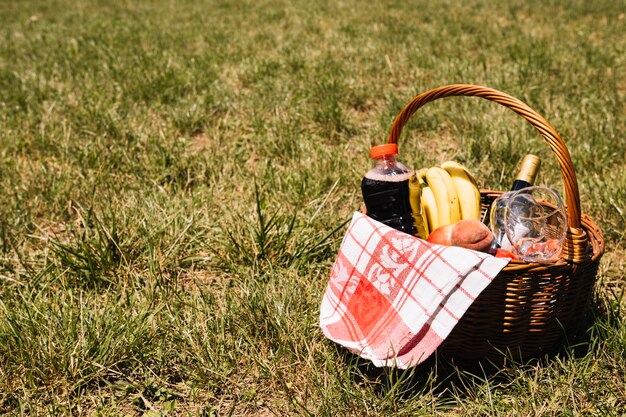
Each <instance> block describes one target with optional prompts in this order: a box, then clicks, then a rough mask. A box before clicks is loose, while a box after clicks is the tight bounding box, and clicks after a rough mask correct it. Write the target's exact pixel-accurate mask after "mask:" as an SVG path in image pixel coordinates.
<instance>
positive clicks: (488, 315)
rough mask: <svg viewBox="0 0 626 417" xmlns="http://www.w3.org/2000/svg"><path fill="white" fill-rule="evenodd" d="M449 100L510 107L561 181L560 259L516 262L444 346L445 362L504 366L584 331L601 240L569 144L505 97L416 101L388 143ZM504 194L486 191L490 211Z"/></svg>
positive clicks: (440, 93)
mask: <svg viewBox="0 0 626 417" xmlns="http://www.w3.org/2000/svg"><path fill="white" fill-rule="evenodd" d="M451 96H469V97H481V98H484V99H487V100H490V101H494V102H496V103H498V104H501V105H503V106H504V107H507V108H509V109H511V110H513V111H514V112H516V113H517V114H519V115H520V116H521V117H523V118H524V119H526V120H527V121H528V122H530V124H531V125H533V126H534V127H535V128H536V129H537V131H538V132H539V133H540V134H541V135H542V136H543V137H544V139H545V140H546V142H547V143H548V145H549V146H550V148H551V149H552V151H553V153H554V155H555V156H556V158H557V160H558V162H559V166H560V169H561V172H562V176H563V183H564V188H565V201H566V205H567V222H568V226H569V227H568V232H567V237H566V241H565V244H564V247H563V251H562V254H561V258H560V259H558V260H555V261H552V262H550V263H542V264H540V263H528V262H523V261H520V260H514V261H512V262H511V263H510V264H509V265H508V266H506V267H505V268H504V269H503V270H502V271H501V272H500V273H499V274H498V276H497V277H496V279H495V280H494V281H493V283H492V284H490V286H489V287H487V288H486V289H485V290H484V291H483V293H482V294H481V295H480V296H479V297H478V298H477V299H476V301H475V302H474V303H473V304H472V306H471V307H470V308H469V309H468V311H467V312H466V313H465V315H464V316H463V318H462V319H461V321H460V322H459V323H458V324H457V326H456V327H455V328H454V330H453V331H452V333H451V334H450V335H449V336H448V338H447V339H446V340H445V342H444V344H443V345H442V348H441V352H442V353H444V354H445V355H448V356H453V357H459V358H467V359H478V358H488V359H501V358H502V357H503V355H505V354H506V355H510V356H513V357H514V358H517V359H524V358H529V357H531V356H534V355H537V354H538V353H541V352H543V351H547V350H549V349H551V348H553V347H554V346H555V345H556V343H557V342H558V341H559V340H561V339H562V338H563V336H564V335H566V334H567V335H569V334H570V333H572V332H573V331H574V330H575V329H576V328H577V327H578V325H579V323H580V319H581V318H582V314H583V311H584V309H585V306H586V305H587V303H588V301H589V299H590V298H591V294H592V292H593V287H594V283H595V280H596V274H597V270H598V264H599V262H600V258H601V256H602V254H603V252H604V238H603V237H602V233H601V231H600V229H599V228H598V226H596V224H595V223H594V221H593V220H592V219H591V218H590V217H588V216H586V215H584V214H582V213H581V208H580V195H579V192H578V183H577V181H576V174H575V173H574V167H573V165H572V160H571V157H570V154H569V151H568V149H567V147H566V146H565V142H563V139H561V137H560V136H559V134H558V133H557V132H556V131H555V130H554V128H553V127H552V126H551V125H550V124H549V123H548V122H547V121H546V120H545V119H544V118H543V117H541V116H540V115H539V114H537V113H536V112H535V111H534V110H533V109H531V108H530V107H529V106H528V105H526V104H524V103H523V102H521V101H520V100H518V99H516V98H514V97H511V96H509V95H507V94H505V93H502V92H500V91H497V90H494V89H491V88H487V87H480V86H475V85H466V84H456V85H448V86H443V87H439V88H436V89H434V90H431V91H428V92H425V93H423V94H420V95H418V96H417V97H415V98H414V99H413V100H412V101H411V102H410V103H409V104H407V106H406V107H405V108H404V109H403V110H402V111H401V112H400V114H398V116H397V117H396V119H395V121H394V123H393V125H392V128H391V132H390V134H389V139H388V142H389V143H397V141H398V138H399V137H400V134H401V132H402V128H403V127H404V125H405V124H406V122H407V121H408V119H409V118H410V117H411V116H412V115H413V113H415V112H416V111H417V110H418V109H419V108H420V107H422V106H423V105H425V104H426V103H429V102H431V101H434V100H437V99H440V98H444V97H451ZM501 193H502V192H501V191H492V190H481V196H482V209H483V210H487V208H488V207H489V205H490V204H491V202H492V201H493V199H494V198H495V197H497V196H498V195H499V194H501Z"/></svg>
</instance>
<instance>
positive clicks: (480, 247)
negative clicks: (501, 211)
mask: <svg viewBox="0 0 626 417" xmlns="http://www.w3.org/2000/svg"><path fill="white" fill-rule="evenodd" d="M426 240H427V241H428V242H430V243H435V244H438V245H445V246H460V247H462V248H466V249H472V250H477V251H481V252H488V251H489V250H490V248H491V243H492V242H493V234H492V233H491V230H489V228H488V227H487V226H486V225H485V224H484V223H483V222H481V221H480V220H476V219H465V220H460V221H458V222H456V223H451V224H447V225H443V226H440V227H438V228H437V229H435V230H433V231H432V232H431V233H430V235H428V238H427V239H426Z"/></svg>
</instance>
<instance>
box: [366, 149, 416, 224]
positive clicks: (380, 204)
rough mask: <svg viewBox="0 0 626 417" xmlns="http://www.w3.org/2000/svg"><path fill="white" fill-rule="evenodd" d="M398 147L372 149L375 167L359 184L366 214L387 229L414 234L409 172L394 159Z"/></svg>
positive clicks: (371, 155) (371, 154) (371, 153)
mask: <svg viewBox="0 0 626 417" xmlns="http://www.w3.org/2000/svg"><path fill="white" fill-rule="evenodd" d="M397 155H398V145H397V144H395V143H389V144H385V145H378V146H374V147H372V148H371V149H370V157H371V158H372V160H373V162H374V166H373V168H372V169H370V170H369V171H368V172H367V173H366V174H365V176H364V177H363V180H362V181H361V192H362V193H363V200H364V202H365V207H366V208H367V215H368V216H370V217H371V218H373V219H375V220H378V221H379V222H381V223H384V224H386V225H387V226H390V227H393V228H394V229H397V230H400V231H402V232H405V233H408V234H411V235H415V234H416V232H417V229H416V228H415V225H414V223H413V216H412V212H411V204H410V202H409V178H410V176H411V174H412V171H411V170H409V169H408V168H407V167H406V166H404V164H402V163H401V162H399V161H398V160H397V158H396V156H397Z"/></svg>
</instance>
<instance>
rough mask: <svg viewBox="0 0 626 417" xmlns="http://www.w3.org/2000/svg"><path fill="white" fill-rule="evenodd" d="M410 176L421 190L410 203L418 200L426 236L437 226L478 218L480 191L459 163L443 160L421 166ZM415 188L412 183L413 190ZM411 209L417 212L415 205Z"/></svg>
mask: <svg viewBox="0 0 626 417" xmlns="http://www.w3.org/2000/svg"><path fill="white" fill-rule="evenodd" d="M414 176H415V177H416V179H417V180H418V181H419V184H420V190H421V192H420V195H419V197H417V196H416V197H415V198H414V199H413V203H412V204H413V206H415V205H416V204H417V202H418V201H419V203H420V204H421V216H420V217H421V218H422V221H423V222H424V224H425V225H426V226H427V230H426V236H428V233H429V232H432V231H434V230H435V229H437V228H439V227H441V226H445V225H447V224H453V223H456V222H458V221H460V220H466V219H475V220H478V219H479V218H480V211H481V210H480V190H479V189H478V185H477V184H476V180H475V179H474V177H473V176H472V175H471V174H470V172H469V171H468V170H467V169H466V168H465V167H464V166H463V165H462V164H459V163H458V162H455V161H446V162H444V163H443V164H441V166H438V167H431V168H422V169H420V170H418V171H417V172H416V173H415V174H414ZM416 190H417V187H415V184H414V193H415V192H416ZM413 206H412V207H413ZM413 212H414V213H420V211H419V210H418V209H417V208H413ZM414 215H415V214H414ZM419 236H420V237H422V235H419ZM422 238H423V237H422Z"/></svg>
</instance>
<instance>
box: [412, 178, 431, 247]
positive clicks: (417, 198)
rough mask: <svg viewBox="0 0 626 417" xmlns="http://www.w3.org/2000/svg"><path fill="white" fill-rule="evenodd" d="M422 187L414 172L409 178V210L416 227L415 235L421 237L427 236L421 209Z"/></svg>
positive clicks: (426, 224) (426, 223)
mask: <svg viewBox="0 0 626 417" xmlns="http://www.w3.org/2000/svg"><path fill="white" fill-rule="evenodd" d="M421 194H422V187H421V186H420V179H419V178H418V176H417V174H416V173H413V175H411V178H409V202H410V203H411V211H412V212H413V220H414V222H415V228H416V229H417V236H418V237H419V238H421V239H426V238H427V237H428V222H427V220H426V219H425V218H424V217H425V216H424V210H423V209H422V198H421V197H422V196H421Z"/></svg>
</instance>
